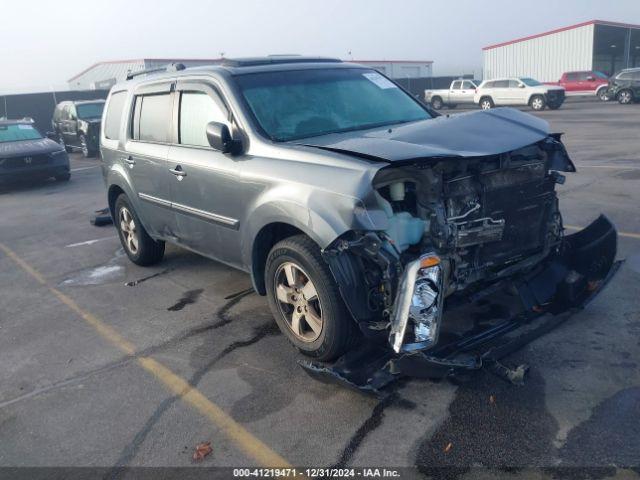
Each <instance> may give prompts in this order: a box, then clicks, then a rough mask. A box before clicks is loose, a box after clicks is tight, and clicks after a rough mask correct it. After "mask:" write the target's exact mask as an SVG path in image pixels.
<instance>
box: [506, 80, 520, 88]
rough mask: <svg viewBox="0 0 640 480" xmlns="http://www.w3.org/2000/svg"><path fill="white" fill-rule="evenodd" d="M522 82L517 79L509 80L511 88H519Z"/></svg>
mask: <svg viewBox="0 0 640 480" xmlns="http://www.w3.org/2000/svg"><path fill="white" fill-rule="evenodd" d="M519 85H520V82H519V81H517V80H509V88H518V86H519Z"/></svg>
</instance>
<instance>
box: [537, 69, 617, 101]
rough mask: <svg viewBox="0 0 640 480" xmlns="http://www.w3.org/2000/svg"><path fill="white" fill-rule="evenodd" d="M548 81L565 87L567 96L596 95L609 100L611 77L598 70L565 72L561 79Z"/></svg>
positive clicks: (603, 99)
mask: <svg viewBox="0 0 640 480" xmlns="http://www.w3.org/2000/svg"><path fill="white" fill-rule="evenodd" d="M546 83H547V84H548V85H560V86H561V87H564V89H565V92H566V95H567V96H572V95H573V96H577V95H596V96H597V97H598V98H599V99H600V100H602V101H607V100H609V98H608V97H607V88H608V85H609V78H608V77H607V76H606V75H605V74H604V73H602V72H599V71H597V70H586V71H581V72H565V73H563V74H562V78H560V80H559V81H557V82H546Z"/></svg>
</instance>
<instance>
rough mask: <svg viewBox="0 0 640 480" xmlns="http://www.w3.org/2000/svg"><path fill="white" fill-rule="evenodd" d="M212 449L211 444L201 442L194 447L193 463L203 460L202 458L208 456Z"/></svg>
mask: <svg viewBox="0 0 640 480" xmlns="http://www.w3.org/2000/svg"><path fill="white" fill-rule="evenodd" d="M212 451H213V449H212V448H211V442H203V443H199V444H198V445H196V450H195V452H193V457H192V458H193V461H194V462H201V461H202V460H204V457H206V456H207V455H209V454H210V453H211V452H212Z"/></svg>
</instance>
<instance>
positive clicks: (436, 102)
mask: <svg viewBox="0 0 640 480" xmlns="http://www.w3.org/2000/svg"><path fill="white" fill-rule="evenodd" d="M443 106H444V103H442V99H441V98H440V97H434V98H432V99H431V107H432V108H433V109H434V110H440V109H441V108H442V107H443Z"/></svg>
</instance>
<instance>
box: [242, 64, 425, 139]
mask: <svg viewBox="0 0 640 480" xmlns="http://www.w3.org/2000/svg"><path fill="white" fill-rule="evenodd" d="M236 81H237V82H238V84H239V86H240V88H241V89H242V94H243V96H244V99H245V101H246V102H247V104H248V106H249V108H250V109H251V111H252V113H253V114H254V116H255V117H256V119H257V121H258V123H259V124H260V126H261V127H262V129H263V130H264V131H265V132H266V133H267V135H268V136H269V137H271V139H273V140H276V141H287V140H293V139H296V138H304V137H310V136H316V135H325V134H329V133H338V132H346V131H354V130H364V129H367V128H374V127H381V126H385V125H396V124H399V123H407V122H414V121H418V120H425V119H428V118H431V116H430V115H429V113H428V112H427V111H426V110H425V109H424V108H423V107H422V106H421V105H420V104H419V103H418V102H417V101H416V100H415V99H414V98H413V97H411V96H410V95H407V94H406V93H405V92H404V91H403V90H401V89H400V88H398V87H397V86H396V85H395V84H394V83H393V82H391V81H390V80H388V79H387V78H385V77H383V76H382V75H380V74H379V73H378V72H376V71H374V70H365V69H361V68H335V69H332V68H327V69H326V70H325V69H313V70H298V71H283V72H268V73H255V74H248V75H238V76H237V80H236Z"/></svg>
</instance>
